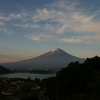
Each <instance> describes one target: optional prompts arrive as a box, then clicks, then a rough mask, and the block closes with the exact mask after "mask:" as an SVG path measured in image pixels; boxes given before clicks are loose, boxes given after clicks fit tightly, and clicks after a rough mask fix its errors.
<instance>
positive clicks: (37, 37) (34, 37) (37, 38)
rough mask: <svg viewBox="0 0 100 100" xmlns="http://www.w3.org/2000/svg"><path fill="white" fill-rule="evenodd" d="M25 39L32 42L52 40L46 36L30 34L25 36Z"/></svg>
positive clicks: (49, 36)
mask: <svg viewBox="0 0 100 100" xmlns="http://www.w3.org/2000/svg"><path fill="white" fill-rule="evenodd" d="M26 37H27V39H30V40H34V41H49V39H51V38H53V36H51V35H48V34H47V35H46V34H43V33H41V34H30V35H26Z"/></svg>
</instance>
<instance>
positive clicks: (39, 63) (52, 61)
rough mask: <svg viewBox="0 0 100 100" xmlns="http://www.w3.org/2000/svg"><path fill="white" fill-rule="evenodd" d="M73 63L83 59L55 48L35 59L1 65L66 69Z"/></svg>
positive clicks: (15, 67)
mask: <svg viewBox="0 0 100 100" xmlns="http://www.w3.org/2000/svg"><path fill="white" fill-rule="evenodd" d="M75 61H79V62H83V61H84V59H82V58H78V57H75V56H73V55H70V54H68V53H66V52H65V51H64V50H62V49H60V48H56V49H53V50H51V51H49V52H47V53H44V54H42V55H40V56H38V57H35V58H31V59H28V60H23V61H18V62H13V63H4V64H2V65H3V66H4V67H6V68H13V69H25V68H33V69H60V68H62V67H66V66H67V65H68V64H69V63H70V62H75Z"/></svg>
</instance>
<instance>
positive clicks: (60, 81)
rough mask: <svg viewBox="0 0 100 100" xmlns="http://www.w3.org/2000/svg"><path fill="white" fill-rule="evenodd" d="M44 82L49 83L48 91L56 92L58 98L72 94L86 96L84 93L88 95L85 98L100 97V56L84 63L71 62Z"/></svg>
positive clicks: (62, 99) (63, 99) (59, 99)
mask: <svg viewBox="0 0 100 100" xmlns="http://www.w3.org/2000/svg"><path fill="white" fill-rule="evenodd" d="M44 82H45V83H46V85H47V92H49V93H52V94H55V98H58V99H57V100H65V99H66V98H68V97H70V95H72V94H76V95H78V96H80V95H79V94H82V95H83V96H84V93H85V94H86V95H87V96H84V98H85V97H86V98H88V97H89V96H90V98H91V95H92V97H93V98H95V96H96V97H97V96H98V97H99V91H100V57H97V56H95V57H93V58H87V59H86V61H85V62H84V63H82V64H80V63H79V62H71V63H70V64H69V65H68V66H67V67H66V68H62V69H61V70H60V71H58V72H57V75H56V77H55V78H51V79H50V78H49V79H47V80H45V81H44ZM52 96H53V95H50V96H49V97H50V98H51V97H52ZM86 98H85V99H86ZM99 99H100V98H99ZM52 100H53V99H52ZM69 100H70V99H69ZM74 100H75V99H74ZM82 100H83V99H82ZM88 100H89V99H88Z"/></svg>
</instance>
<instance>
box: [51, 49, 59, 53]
mask: <svg viewBox="0 0 100 100" xmlns="http://www.w3.org/2000/svg"><path fill="white" fill-rule="evenodd" d="M53 52H58V53H60V49H59V48H55V49H53V50H52V53H53Z"/></svg>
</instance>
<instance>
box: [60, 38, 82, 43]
mask: <svg viewBox="0 0 100 100" xmlns="http://www.w3.org/2000/svg"><path fill="white" fill-rule="evenodd" d="M59 42H67V43H81V42H82V41H81V39H78V38H60V39H59Z"/></svg>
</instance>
